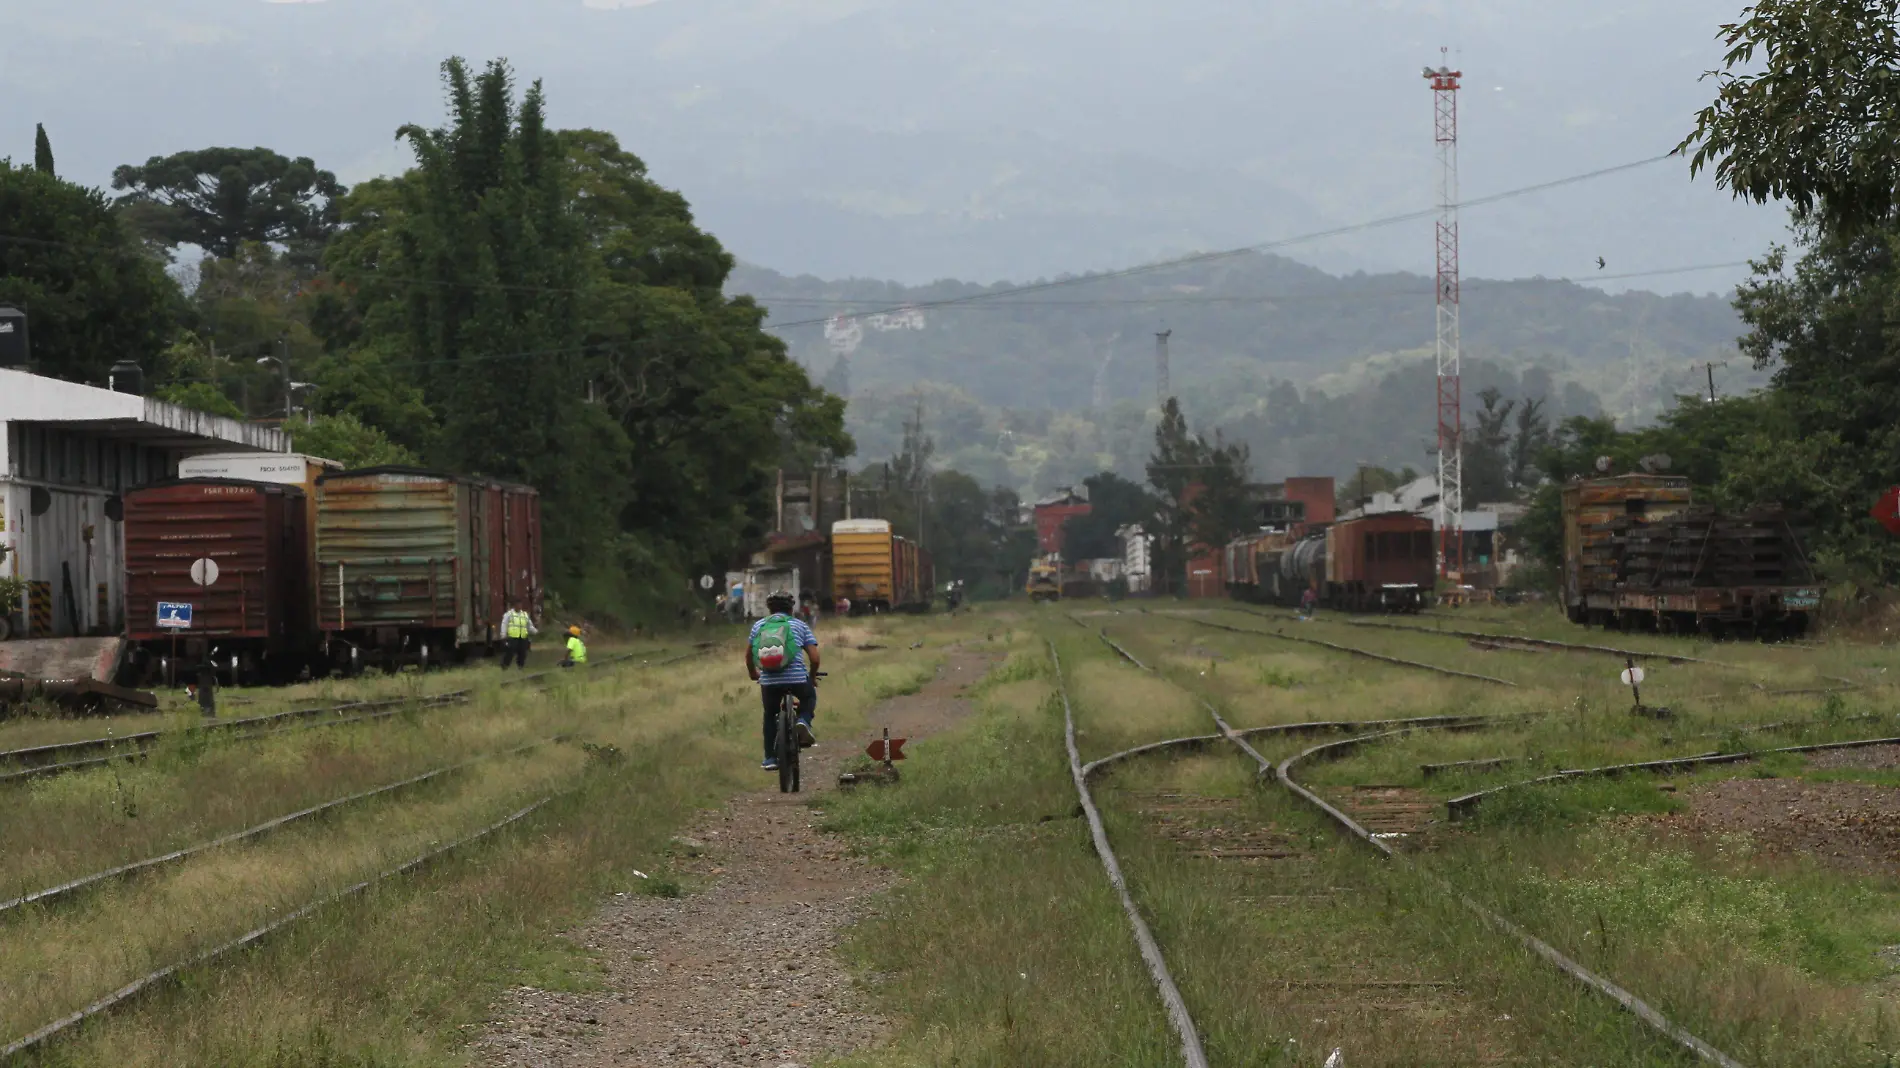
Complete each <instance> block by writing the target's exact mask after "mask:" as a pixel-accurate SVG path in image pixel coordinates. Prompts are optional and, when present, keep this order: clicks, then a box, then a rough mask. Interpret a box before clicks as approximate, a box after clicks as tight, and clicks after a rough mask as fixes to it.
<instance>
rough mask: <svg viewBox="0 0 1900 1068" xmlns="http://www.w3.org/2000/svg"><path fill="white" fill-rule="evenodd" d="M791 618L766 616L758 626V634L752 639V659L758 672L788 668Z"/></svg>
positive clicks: (790, 656)
mask: <svg viewBox="0 0 1900 1068" xmlns="http://www.w3.org/2000/svg"><path fill="white" fill-rule="evenodd" d="M792 645H793V641H792V617H790V616H787V615H771V616H766V617H765V620H764V622H762V623H760V624H759V632H758V634H756V635H754V636H753V638H752V659H753V662H754V663H756V664H758V665H759V670H760V671H780V670H783V669H784V668H787V667H790V666H791V663H792V659H793V657H794V656H795V655H796V654H795V653H793V651H792Z"/></svg>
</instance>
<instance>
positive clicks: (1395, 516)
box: [1321, 512, 1438, 612]
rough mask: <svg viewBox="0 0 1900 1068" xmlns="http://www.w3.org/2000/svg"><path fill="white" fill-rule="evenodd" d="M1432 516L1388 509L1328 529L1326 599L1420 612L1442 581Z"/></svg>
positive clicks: (1332, 602)
mask: <svg viewBox="0 0 1900 1068" xmlns="http://www.w3.org/2000/svg"><path fill="white" fill-rule="evenodd" d="M1437 562H1438V559H1437V553H1436V551H1435V549H1434V547H1433V545H1432V521H1431V520H1429V519H1426V518H1424V517H1422V516H1416V515H1412V514H1411V513H1409V512H1385V513H1381V514H1378V515H1369V516H1364V517H1361V518H1358V519H1348V520H1344V521H1343V522H1339V523H1335V524H1333V525H1332V526H1330V527H1328V528H1327V529H1326V588H1325V590H1324V591H1323V596H1322V598H1321V599H1322V600H1323V601H1324V603H1326V604H1327V605H1329V606H1331V607H1335V608H1345V609H1351V610H1356V611H1364V610H1369V609H1382V610H1385V611H1388V612H1416V611H1418V610H1419V609H1420V608H1423V607H1424V606H1425V602H1426V601H1427V600H1428V599H1429V598H1430V596H1431V593H1432V590H1433V588H1434V586H1435V583H1436V582H1437Z"/></svg>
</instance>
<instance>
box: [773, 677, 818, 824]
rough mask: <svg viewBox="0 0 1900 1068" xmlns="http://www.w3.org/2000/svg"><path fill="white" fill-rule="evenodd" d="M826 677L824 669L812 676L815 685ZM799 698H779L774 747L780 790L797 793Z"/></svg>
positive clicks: (786, 696) (812, 682)
mask: <svg viewBox="0 0 1900 1068" xmlns="http://www.w3.org/2000/svg"><path fill="white" fill-rule="evenodd" d="M824 677H825V673H824V672H822V671H814V672H812V676H811V684H812V686H813V687H816V686H817V685H818V680H819V679H822V678H824ZM797 722H798V698H797V697H795V696H793V695H791V694H789V693H788V694H786V695H785V696H783V697H781V698H779V699H778V727H777V728H776V730H775V731H774V734H773V739H772V748H773V749H774V750H775V756H776V759H777V760H778V792H779V793H781V794H795V793H798V792H799V782H798V752H799V745H798V732H797V729H796V727H797Z"/></svg>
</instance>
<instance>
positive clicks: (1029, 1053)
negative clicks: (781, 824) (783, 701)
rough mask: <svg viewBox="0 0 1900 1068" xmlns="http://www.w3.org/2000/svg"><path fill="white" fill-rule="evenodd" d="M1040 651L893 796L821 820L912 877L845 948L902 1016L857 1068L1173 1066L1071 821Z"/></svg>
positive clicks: (923, 758)
mask: <svg viewBox="0 0 1900 1068" xmlns="http://www.w3.org/2000/svg"><path fill="white" fill-rule="evenodd" d="M1038 652H1039V650H1038V649H1037V648H1035V647H1034V644H1033V639H1032V645H1031V647H1030V648H1027V649H1021V650H1018V651H1017V652H1016V653H1013V654H1012V655H1011V657H1010V658H1009V659H1008V660H1006V661H1005V662H1004V665H1003V667H1002V669H1001V670H1000V671H999V672H998V673H997V674H996V675H995V676H993V677H992V678H991V679H990V680H988V681H986V682H985V683H983V684H981V685H980V686H979V687H977V693H978V697H977V698H976V699H977V702H978V708H979V712H978V715H977V717H976V718H975V719H974V720H973V721H971V722H969V723H967V724H966V725H964V726H963V727H961V728H959V729H958V730H956V731H954V732H952V733H951V734H949V735H947V736H943V737H939V738H935V739H933V740H932V746H931V747H930V749H929V751H928V754H927V755H925V754H924V753H922V752H921V751H920V755H919V758H918V759H916V760H914V761H912V762H911V763H910V765H909V766H907V767H906V768H905V772H904V781H903V783H902V785H901V786H900V787H898V788H895V789H883V790H864V791H859V792H856V793H854V794H851V795H847V796H844V797H840V798H838V799H835V800H834V801H832V802H831V803H830V804H829V805H828V811H827V824H828V826H830V827H831V828H833V829H835V830H839V831H842V832H844V833H845V834H847V835H849V836H850V837H851V838H852V839H853V840H854V841H855V842H856V844H857V846H858V847H859V848H861V849H863V850H864V851H866V852H868V853H870V854H872V855H874V856H877V857H880V858H882V859H884V860H885V861H887V862H889V863H893V864H895V865H896V866H897V867H898V869H899V870H900V871H902V872H904V873H905V874H907V875H908V876H910V880H909V881H908V882H907V883H906V884H905V885H904V886H903V887H902V888H901V889H899V890H897V891H895V892H894V893H893V895H892V896H891V898H890V899H889V900H888V901H886V902H885V904H884V905H883V906H882V907H881V908H880V909H879V911H878V913H877V914H876V915H875V916H874V917H873V918H871V919H869V920H867V921H866V922H865V923H863V924H861V925H860V926H859V927H858V928H857V929H856V930H855V931H854V932H853V935H852V938H851V940H850V943H849V946H848V951H849V953H850V956H851V957H852V959H854V960H855V961H856V962H857V964H858V966H859V967H860V968H861V969H862V970H863V971H864V973H865V975H866V979H867V982H868V983H869V984H870V985H871V989H872V991H873V993H874V994H875V995H876V997H877V999H878V1000H879V1002H880V1003H881V1004H882V1005H883V1006H884V1007H885V1009H886V1010H887V1011H888V1012H890V1013H891V1014H892V1015H894V1016H896V1017H898V1019H899V1020H900V1028H901V1033H900V1034H899V1035H898V1036H897V1037H896V1038H895V1039H894V1040H893V1042H892V1043H891V1044H890V1046H888V1047H886V1048H883V1049H879V1050H875V1051H871V1052H867V1053H864V1054H861V1055H859V1056H856V1057H852V1058H847V1059H846V1060H845V1061H843V1062H841V1063H842V1064H847V1065H866V1066H868V1065H950V1064H960V1065H969V1066H975V1065H1005V1064H1020V1065H1029V1064H1034V1065H1050V1066H1061V1065H1075V1066H1084V1065H1086V1066H1091V1068H1093V1066H1098V1065H1106V1064H1127V1065H1138V1064H1143V1065H1145V1064H1164V1063H1168V1062H1169V1059H1170V1058H1171V1057H1172V1056H1174V1052H1173V1051H1174V1042H1173V1040H1172V1037H1171V1035H1170V1034H1169V1033H1168V1030H1167V1024H1166V1022H1165V1020H1164V1019H1163V1017H1162V1014H1161V1010H1160V1007H1159V1005H1158V1003H1157V1002H1156V1000H1155V998H1154V996H1153V993H1152V988H1151V987H1149V985H1148V980H1147V976H1146V974H1145V973H1144V972H1143V971H1142V968H1141V963H1140V960H1139V958H1138V956H1137V955H1136V954H1135V951H1134V947H1133V943H1132V942H1131V941H1130V939H1129V938H1128V936H1127V933H1126V927H1125V925H1124V921H1123V919H1122V916H1121V911H1120V908H1119V906H1118V905H1117V904H1116V902H1115V899H1114V896H1113V893H1112V891H1110V889H1109V887H1108V885H1107V882H1106V880H1104V879H1103V878H1102V874H1101V869H1100V867H1099V866H1097V863H1096V860H1095V858H1094V856H1093V854H1092V853H1091V852H1090V850H1089V848H1088V840H1087V830H1086V827H1085V826H1084V824H1083V823H1082V821H1081V820H1078V819H1075V818H1073V817H1072V814H1071V813H1072V810H1073V809H1074V807H1075V796H1074V791H1073V789H1072V787H1071V786H1070V785H1069V780H1068V771H1067V761H1066V758H1065V757H1064V755H1063V751H1062V745H1061V723H1062V713H1061V708H1060V706H1059V705H1058V704H1057V703H1055V702H1054V701H1053V700H1052V698H1051V687H1050V685H1049V683H1048V681H1047V680H1046V678H1044V671H1043V670H1041V669H1039V668H1036V667H1034V666H1033V665H1034V658H1035V657H1036V656H1037V654H1038Z"/></svg>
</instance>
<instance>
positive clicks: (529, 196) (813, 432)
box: [0, 60, 1014, 615]
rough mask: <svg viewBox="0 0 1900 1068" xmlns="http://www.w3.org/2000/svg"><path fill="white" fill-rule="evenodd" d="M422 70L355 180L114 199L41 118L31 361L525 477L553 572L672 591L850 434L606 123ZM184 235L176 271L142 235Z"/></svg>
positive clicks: (278, 170)
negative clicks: (551, 120) (438, 115)
mask: <svg viewBox="0 0 1900 1068" xmlns="http://www.w3.org/2000/svg"><path fill="white" fill-rule="evenodd" d="M443 80H444V86H445V88H446V95H447V103H448V106H447V114H446V117H445V119H444V120H443V121H442V123H441V124H440V125H439V126H424V125H420V124H414V125H409V126H405V127H403V128H402V129H401V130H400V131H398V137H399V138H400V139H401V140H402V141H403V142H404V143H405V144H406V145H407V146H408V147H409V148H410V150H411V151H412V152H413V154H414V156H415V160H416V163H415V166H414V167H412V168H411V169H409V170H408V171H406V172H405V173H403V174H400V175H396V176H394V177H389V178H382V179H377V180H374V181H370V182H365V183H363V184H362V185H361V186H359V187H357V188H356V189H353V190H346V189H345V188H344V187H343V186H342V185H341V184H339V183H338V182H337V181H336V179H335V177H334V176H333V175H331V174H330V172H328V171H325V170H322V169H321V168H319V167H317V166H316V164H315V163H314V162H312V161H311V160H308V159H289V158H286V157H284V156H282V155H280V154H278V153H276V152H274V151H272V150H270V149H266V148H257V149H229V148H211V149H203V150H199V151H189V152H180V153H176V154H174V155H170V156H163V157H155V158H153V159H151V160H149V161H147V162H146V163H145V164H143V165H137V166H132V165H128V166H125V167H121V168H119V170H118V171H117V172H116V173H115V175H114V185H115V187H116V188H118V189H120V190H122V191H123V192H124V195H123V196H121V197H120V198H119V199H118V200H117V201H116V202H113V203H111V204H108V202H107V200H106V199H105V197H104V196H103V195H102V194H100V193H98V192H96V191H91V190H86V189H82V188H80V187H77V186H74V185H72V184H70V183H66V182H61V181H59V180H58V179H57V178H56V177H54V176H53V175H52V174H51V173H49V172H50V155H51V151H50V148H45V151H44V152H43V153H42V155H43V156H44V157H45V166H44V167H43V168H21V167H13V166H11V165H6V166H4V167H0V232H3V233H5V234H6V235H7V236H8V240H6V241H0V302H3V303H12V304H19V305H22V306H25V307H26V308H28V309H29V313H30V315H31V317H32V318H31V321H32V332H33V341H34V355H35V357H36V359H37V364H38V370H40V371H41V372H43V373H47V374H53V375H57V376H60V377H66V378H72V379H77V380H86V381H95V382H97V381H102V380H103V379H104V377H105V373H106V368H107V367H108V366H110V364H111V363H112V362H114V361H115V360H117V359H121V358H125V357H131V358H134V359H138V360H139V361H140V362H141V363H143V364H144V365H145V366H146V368H147V370H148V379H149V382H150V385H151V389H152V392H153V393H154V394H155V395H157V396H159V397H162V398H165V399H169V400H172V401H174V402H177V403H180V404H185V405H189V406H191V407H195V408H198V409H201V410H204V411H209V412H215V413H218V414H224V415H231V416H234V417H243V418H259V417H272V416H281V417H283V418H284V419H285V427H286V429H287V430H288V432H289V433H290V434H291V436H292V438H293V441H294V442H295V445H296V447H297V448H299V449H302V450H305V451H308V452H311V453H315V454H318V455H323V456H327V457H329V458H332V459H336V460H338V461H340V462H343V463H345V464H347V465H351V466H361V465H372V464H382V463H421V464H426V465H429V466H433V467H438V468H442V469H445V470H451V471H457V472H466V473H471V474H482V475H487V476H492V477H497V478H503V479H510V480H518V481H522V482H527V483H530V484H532V485H534V486H535V487H536V488H537V489H538V490H539V491H540V492H541V495H542V505H543V529H544V531H545V536H546V545H545V560H546V566H547V568H548V573H549V581H550V585H551V586H552V588H553V589H555V590H556V591H557V592H558V593H559V594H561V595H562V596H563V597H564V598H565V599H567V600H568V601H569V603H571V604H574V605H576V606H578V607H581V608H583V609H588V610H595V611H600V612H603V613H618V614H623V615H627V614H638V615H653V614H656V613H662V612H663V613H666V614H671V611H672V610H673V609H674V608H675V607H676V606H678V605H680V604H683V603H685V601H684V599H685V598H686V597H687V596H688V595H687V592H686V591H687V584H686V581H685V578H686V576H687V575H689V574H698V573H699V572H700V571H702V570H705V571H718V570H722V569H723V568H724V566H725V565H726V564H727V563H728V562H729V561H730V560H731V559H732V558H734V557H735V556H736V555H739V554H742V553H743V552H745V551H747V550H748V549H749V548H750V547H751V546H752V545H753V544H754V543H755V542H756V540H757V538H758V536H759V535H760V534H762V533H763V531H764V528H765V522H766V520H767V518H768V517H769V516H770V514H771V511H770V503H771V500H770V490H771V487H772V486H773V485H774V475H775V472H776V470H777V469H778V468H779V467H780V466H781V465H788V466H802V465H808V464H815V463H820V462H827V461H830V460H833V459H837V458H841V457H844V456H848V455H850V454H851V452H852V451H853V443H852V441H851V439H850V438H849V437H848V436H847V435H846V434H845V433H844V429H843V410H844V402H843V400H842V399H840V398H838V397H835V396H832V395H830V394H828V393H826V392H824V391H823V390H821V389H819V388H817V387H816V386H814V385H813V384H812V383H811V381H810V380H809V379H808V377H807V376H806V374H805V372H804V371H803V370H802V369H801V368H800V367H799V366H798V365H797V364H796V363H794V362H793V361H791V360H790V359H788V358H787V357H786V354H785V348H784V345H783V343H782V342H780V341H779V340H778V339H776V338H774V337H772V336H771V335H769V334H767V333H766V332H765V331H763V330H762V329H761V328H760V323H761V321H762V320H763V317H764V312H763V311H762V310H761V309H760V308H758V307H757V306H756V305H755V304H754V303H753V302H752V301H750V300H749V299H744V298H739V299H731V298H728V297H726V296H725V293H724V289H725V281H726V277H727V273H728V272H729V271H730V270H731V269H732V258H731V257H730V256H729V255H728V254H727V253H726V252H725V250H724V249H723V248H722V247H721V246H720V244H719V242H718V241H717V240H716V239H714V238H713V237H712V236H711V235H709V234H706V233H705V232H703V231H701V230H700V229H699V228H698V227H697V225H695V223H694V221H693V216H692V213H691V211H690V210H689V208H688V206H687V203H686V200H685V199H684V198H683V197H682V196H680V195H679V194H678V193H675V192H673V191H671V190H667V189H663V188H661V187H660V186H658V185H657V184H655V183H654V182H653V181H652V180H651V179H650V178H648V176H647V173H646V168H645V165H644V164H643V163H642V162H641V161H640V159H639V158H638V157H637V156H635V155H633V154H632V153H630V152H628V151H626V150H624V149H623V148H621V147H620V145H619V144H618V143H617V142H616V141H615V139H614V138H613V137H612V136H611V135H609V134H605V133H601V132H598V131H593V130H554V129H551V128H549V127H548V125H547V123H546V120H545V108H544V101H543V97H542V92H541V89H540V86H539V85H538V84H536V85H534V86H531V87H528V88H527V89H526V91H525V92H522V91H518V90H517V87H516V86H515V85H514V80H513V76H512V73H511V72H510V70H509V68H508V67H507V66H506V65H505V64H504V63H500V62H496V63H491V64H489V65H488V66H487V67H485V68H484V69H482V70H480V71H473V70H471V69H469V68H468V67H467V66H466V65H465V64H464V63H462V62H461V61H460V60H450V61H449V62H448V63H446V64H444V65H443ZM42 147H44V140H43V139H42ZM188 248H195V249H197V250H199V251H200V252H201V253H202V256H203V258H202V260H200V261H199V262H198V263H197V264H196V270H195V277H192V276H187V277H185V278H184V279H183V281H184V283H185V284H184V285H182V286H181V284H180V280H179V279H175V278H173V277H170V276H168V274H167V272H166V270H165V263H164V261H163V259H162V258H161V256H162V253H163V252H164V251H166V250H177V249H188ZM935 477H936V478H937V480H938V481H939V482H940V483H941V486H940V491H941V492H942V493H943V494H944V495H945V496H946V499H947V500H948V499H949V498H956V497H958V495H964V494H967V492H968V491H969V489H970V487H967V486H964V485H962V484H961V483H959V482H957V481H956V480H955V479H954V478H952V477H951V476H950V475H949V474H948V473H940V474H939V475H937V476H935ZM979 492H980V491H979ZM1013 500H1014V499H1013V496H1012V497H1011V498H1010V502H1009V504H1010V512H1011V517H1010V518H1011V521H1012V523H1013V519H1014V516H1013V510H1014V504H1013ZM946 507H952V506H951V505H950V504H948V503H946ZM959 507H960V506H959ZM953 544H954V543H953ZM953 544H952V545H946V548H949V549H950V550H951V555H952V557H953V559H954V558H955V557H956V555H957V550H956V549H955V548H954V547H953ZM970 566H971V567H974V568H979V569H980V568H981V567H982V566H986V565H983V564H979V563H973V564H971V565H970Z"/></svg>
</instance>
